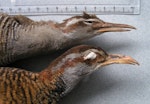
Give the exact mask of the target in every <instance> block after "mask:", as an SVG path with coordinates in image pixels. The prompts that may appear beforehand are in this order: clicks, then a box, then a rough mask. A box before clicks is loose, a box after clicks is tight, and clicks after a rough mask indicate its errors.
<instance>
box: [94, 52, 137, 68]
mask: <svg viewBox="0 0 150 104" xmlns="http://www.w3.org/2000/svg"><path fill="white" fill-rule="evenodd" d="M110 64H131V65H139V63H138V62H137V61H136V60H135V59H133V58H131V57H130V56H124V55H119V54H109V55H108V57H107V58H106V60H105V61H104V62H102V63H100V64H99V65H98V66H97V68H99V67H102V66H106V65H110ZM97 68H96V69H97Z"/></svg>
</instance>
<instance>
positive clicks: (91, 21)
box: [85, 21, 93, 23]
mask: <svg viewBox="0 0 150 104" xmlns="http://www.w3.org/2000/svg"><path fill="white" fill-rule="evenodd" d="M85 22H86V23H93V21H85Z"/></svg>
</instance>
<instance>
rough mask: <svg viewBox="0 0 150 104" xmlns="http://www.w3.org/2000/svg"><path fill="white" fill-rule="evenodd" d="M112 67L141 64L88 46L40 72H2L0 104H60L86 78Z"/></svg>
mask: <svg viewBox="0 0 150 104" xmlns="http://www.w3.org/2000/svg"><path fill="white" fill-rule="evenodd" d="M109 64H133V65H135V64H138V62H137V61H136V60H134V59H133V58H131V57H129V56H125V55H118V54H108V53H106V52H105V51H104V50H102V49H101V48H96V47H93V46H89V45H80V46H76V47H73V48H71V49H69V50H68V51H66V52H65V53H64V54H62V55H61V56H59V57H58V58H56V59H55V60H54V61H53V62H52V63H51V64H50V65H49V66H48V67H47V68H45V69H44V70H42V71H41V72H30V71H26V70H23V69H17V68H8V67H1V68H0V104H57V102H58V101H59V99H60V98H61V97H63V96H65V95H66V94H67V93H69V92H70V91H71V90H72V89H73V88H74V87H75V86H76V85H77V84H78V82H79V81H80V80H82V79H83V78H84V77H85V76H86V75H89V74H91V73H93V72H94V71H96V70H98V69H99V68H101V67H103V66H106V65H109Z"/></svg>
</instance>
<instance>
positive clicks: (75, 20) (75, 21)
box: [66, 18, 83, 26]
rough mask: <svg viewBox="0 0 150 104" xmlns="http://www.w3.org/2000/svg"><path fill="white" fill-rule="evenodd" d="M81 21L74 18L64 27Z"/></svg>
mask: <svg viewBox="0 0 150 104" xmlns="http://www.w3.org/2000/svg"><path fill="white" fill-rule="evenodd" d="M82 20H83V19H82V18H81V19H77V18H74V19H72V20H69V21H68V23H67V24H66V26H70V25H72V24H75V23H77V22H79V21H82Z"/></svg>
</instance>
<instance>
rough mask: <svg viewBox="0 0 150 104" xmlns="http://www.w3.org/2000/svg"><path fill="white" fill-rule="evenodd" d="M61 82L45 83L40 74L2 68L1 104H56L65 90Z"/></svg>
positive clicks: (0, 84)
mask: <svg viewBox="0 0 150 104" xmlns="http://www.w3.org/2000/svg"><path fill="white" fill-rule="evenodd" d="M60 81H61V80H57V79H54V80H53V81H52V82H53V83H51V82H44V81H42V80H40V79H39V74H38V73H32V72H29V71H25V70H21V69H17V68H7V67H1V68H0V104H56V102H57V101H58V100H59V98H60V96H61V93H62V92H63V91H64V90H65V89H64V88H63V83H61V82H60Z"/></svg>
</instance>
